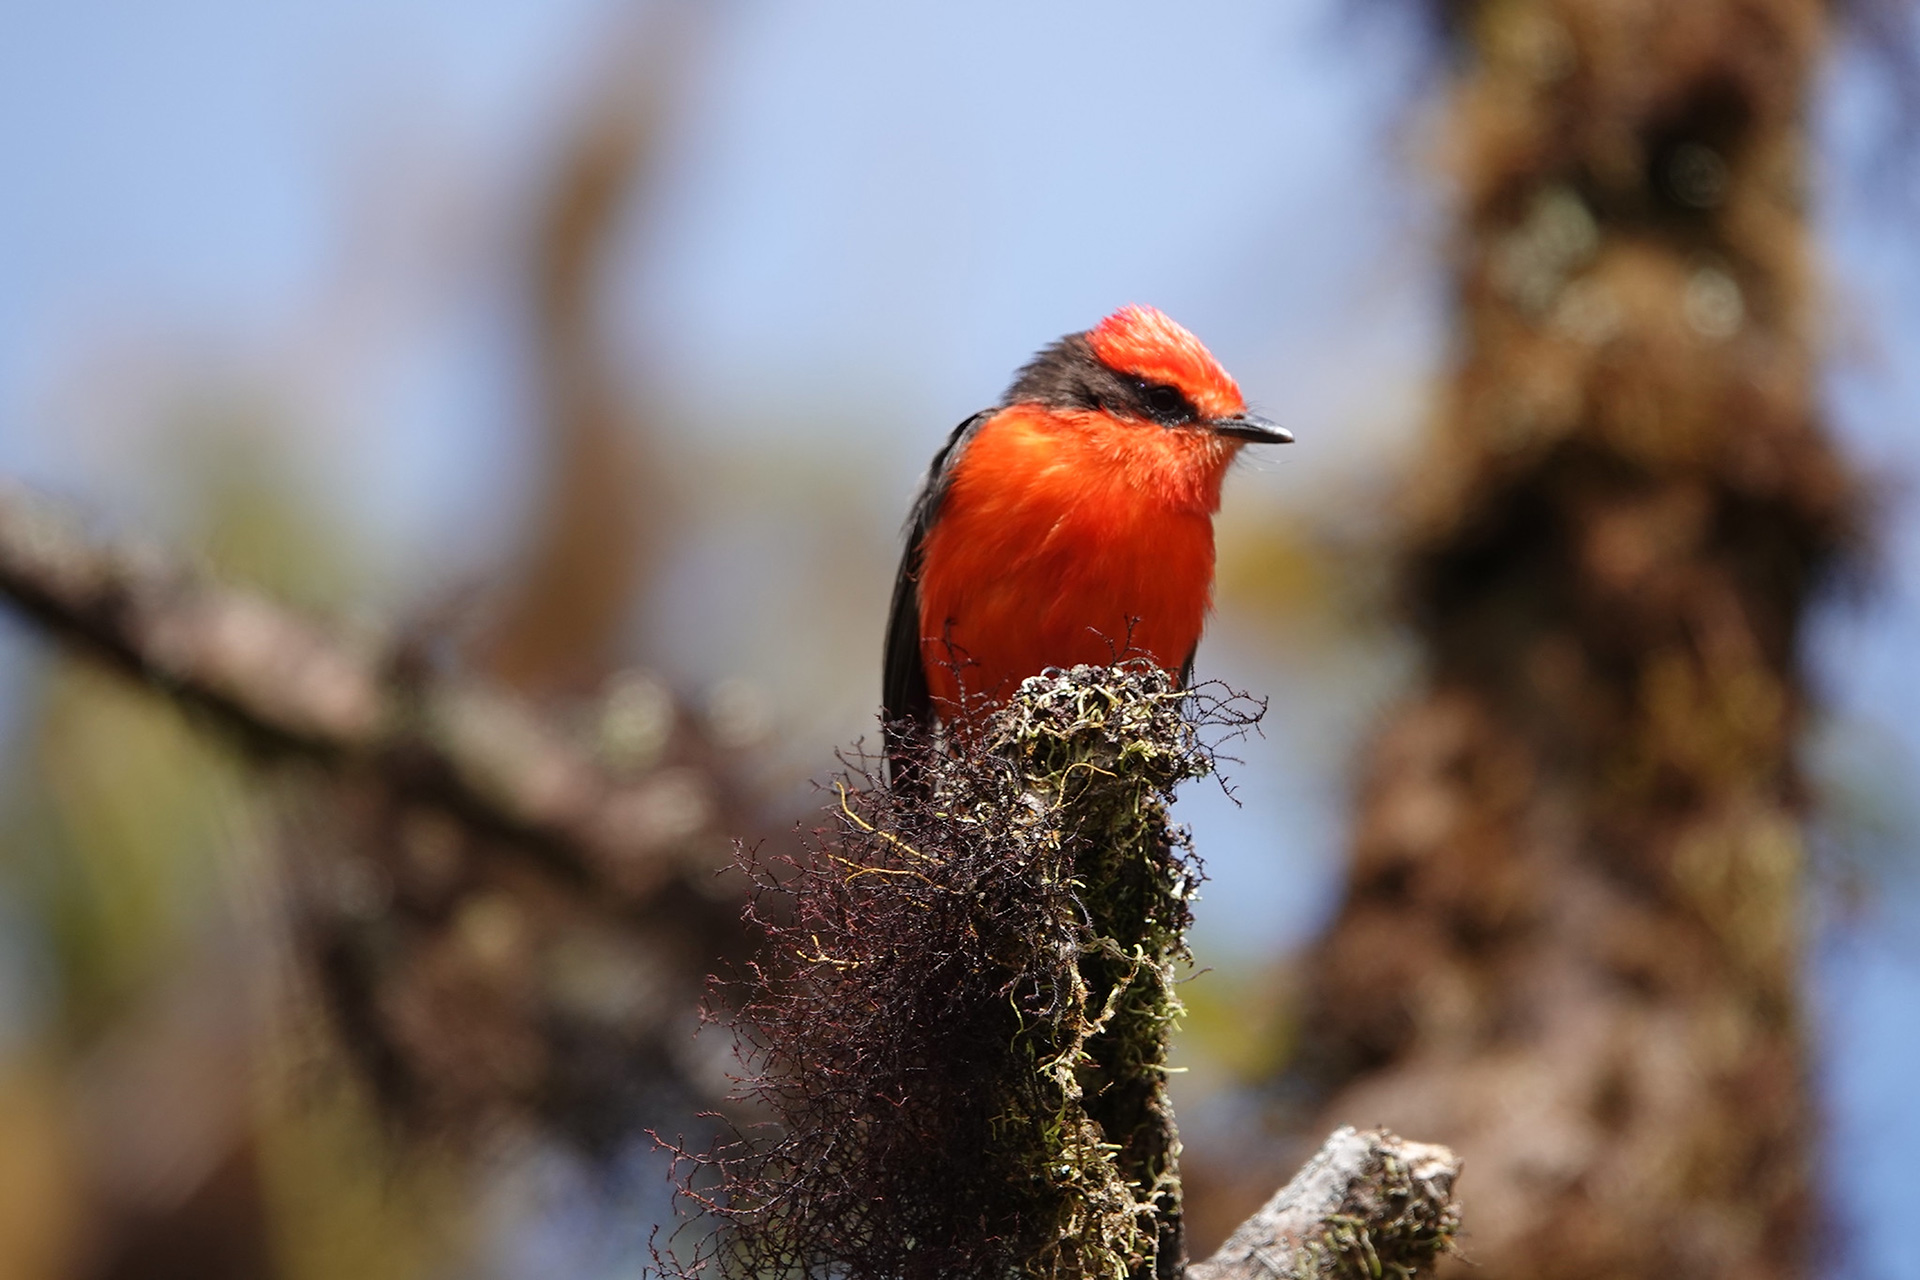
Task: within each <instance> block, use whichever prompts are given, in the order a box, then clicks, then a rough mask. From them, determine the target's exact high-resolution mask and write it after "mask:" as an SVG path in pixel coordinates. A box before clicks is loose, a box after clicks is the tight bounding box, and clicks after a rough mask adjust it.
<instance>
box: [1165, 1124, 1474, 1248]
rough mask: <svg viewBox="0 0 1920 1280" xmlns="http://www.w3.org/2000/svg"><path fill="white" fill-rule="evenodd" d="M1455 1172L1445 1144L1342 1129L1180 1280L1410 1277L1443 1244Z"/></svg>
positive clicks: (1453, 1209)
mask: <svg viewBox="0 0 1920 1280" xmlns="http://www.w3.org/2000/svg"><path fill="white" fill-rule="evenodd" d="M1459 1174H1460V1160H1459V1158H1458V1157H1457V1156H1455V1155H1454V1154H1453V1152H1451V1151H1449V1150H1447V1148H1445V1147H1438V1146H1433V1145H1431V1144H1428V1143H1424V1142H1408V1141H1406V1140H1405V1139H1403V1138H1399V1137H1396V1136H1395V1135H1394V1134H1391V1133H1389V1132H1387V1131H1386V1130H1385V1129H1369V1130H1368V1131H1367V1132H1365V1133H1360V1132H1358V1131H1356V1130H1355V1129H1353V1128H1352V1127H1351V1126H1346V1127H1342V1128H1340V1129H1338V1130H1336V1131H1335V1132H1334V1134H1333V1136H1331V1137H1329V1138H1328V1139H1327V1141H1326V1144H1325V1145H1324V1146H1322V1147H1321V1148H1320V1150H1319V1151H1318V1152H1317V1153H1316V1154H1315V1155H1314V1157H1313V1159H1311V1160H1309V1161H1307V1163H1306V1165H1305V1166H1304V1167H1302V1168H1301V1170H1300V1172H1299V1173H1297V1174H1295V1175H1294V1177H1293V1181H1291V1182H1289V1183H1288V1184H1287V1185H1286V1186H1284V1187H1282V1188H1281V1189H1280V1190H1279V1191H1277V1192H1275V1193H1274V1197H1273V1199H1271V1200H1269V1201H1267V1203H1266V1204H1264V1205H1262V1206H1261V1208H1260V1211H1259V1212H1258V1213H1255V1214H1254V1215H1253V1216H1252V1217H1251V1218H1248V1219H1247V1220H1246V1221H1245V1222H1244V1223H1242V1224H1241V1225H1240V1227H1239V1229H1238V1230H1236V1231H1235V1232H1234V1233H1233V1234H1232V1235H1231V1236H1229V1237H1228V1238H1227V1242H1226V1243H1225V1244H1223V1245H1221V1246H1220V1248H1219V1251H1218V1252H1216V1253H1215V1254H1214V1255H1213V1256H1212V1257H1211V1258H1208V1259H1207V1260H1206V1261H1205V1262H1196V1263H1194V1264H1193V1265H1192V1266H1191V1267H1188V1268H1187V1280H1272V1278H1273V1277H1277V1276H1284V1277H1288V1278H1289V1280H1316V1278H1318V1277H1330V1278H1331V1277H1344V1276H1382V1275H1393V1276H1400V1277H1411V1276H1413V1275H1415V1274H1417V1273H1418V1272H1419V1270H1420V1269H1421V1268H1422V1267H1427V1266H1430V1265H1431V1264H1432V1263H1433V1262H1435V1261H1436V1260H1437V1259H1438V1258H1439V1257H1440V1256H1441V1255H1442V1254H1444V1253H1446V1252H1448V1251H1449V1249H1450V1248H1451V1246H1452V1242H1453V1237H1454V1233H1455V1232H1457V1231H1458V1230H1459V1227H1460V1207H1459V1205H1457V1204H1456V1203H1455V1202H1454V1199H1453V1182H1454V1179H1455V1178H1456V1177H1458V1176H1459Z"/></svg>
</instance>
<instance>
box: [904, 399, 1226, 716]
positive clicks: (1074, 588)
mask: <svg viewBox="0 0 1920 1280" xmlns="http://www.w3.org/2000/svg"><path fill="white" fill-rule="evenodd" d="M1238 449H1239V446H1238V444H1237V442H1233V441H1228V440H1223V439H1221V438H1220V437H1217V436H1209V435H1200V434H1198V433H1194V434H1176V433H1174V432H1171V431H1165V430H1160V429H1157V428H1156V429H1154V430H1150V431H1145V430H1141V429H1140V428H1139V427H1138V426H1137V425H1134V424H1130V423H1125V422H1121V421H1118V420H1116V419H1115V418H1113V417H1112V416H1111V415H1109V414H1106V413H1101V412H1090V411H1072V410H1053V409H1046V408H1042V407H1040V406H1035V405H1014V406H1011V407H1009V408H1006V409H1003V410H1001V411H1000V412H999V413H997V414H995V415H994V416H993V417H992V418H990V419H988V420H987V421H986V422H985V423H983V424H982V425H981V426H980V427H979V428H978V429H977V431H976V433H975V434H974V436H973V438H972V439H971V440H970V441H969V442H968V444H967V447H966V450H965V452H964V453H962V454H961V456H960V457H959V458H958V459H957V460H956V461H955V462H954V463H953V468H952V474H951V478H950V480H949V481H948V488H947V492H946V495H945V498H944V499H943V501H942V504H941V510H940V518H939V520H938V521H937V522H936V523H935V524H934V526H933V528H932V530H931V531H930V532H929V533H928V535H927V539H926V543H925V546H924V557H925V558H924V561H923V564H922V567H921V570H920V636H921V645H922V660H923V661H924V662H925V664H926V668H927V685H928V688H929V690H930V691H931V693H932V695H933V698H934V700H935V703H936V705H937V706H938V707H939V708H940V711H941V714H942V716H943V718H946V717H950V716H951V714H952V712H953V709H955V708H956V707H958V706H960V705H961V704H962V702H963V701H965V702H969V703H970V702H973V701H976V700H984V701H985V702H987V703H997V702H999V701H1002V700H1004V699H1005V698H1006V697H1007V696H1008V695H1009V694H1011V693H1012V691H1013V690H1014V689H1015V688H1016V687H1018V685H1019V683H1020V681H1021V680H1023V679H1025V678H1026V677H1027V676H1030V675H1036V674H1038V673H1039V672H1040V671H1042V670H1044V669H1045V668H1047V667H1068V666H1072V665H1074V664H1075V663H1081V662H1088V663H1096V664H1102V665H1104V664H1109V663H1112V662H1116V661H1118V660H1120V659H1122V658H1129V657H1145V658H1149V659H1151V660H1152V661H1154V662H1155V663H1157V664H1159V665H1160V666H1162V667H1164V668H1166V669H1167V670H1169V671H1178V670H1180V668H1181V666H1182V665H1183V664H1184V663H1185V662H1186V661H1187V659H1188V658H1189V657H1190V656H1191V655H1192V653H1193V650H1194V646H1195V645H1197V644H1198V643H1199V641H1200V631H1201V628H1202V627H1203V626H1204V625H1205V622H1206V616H1207V612H1208V610H1209V609H1210V608H1211V606H1212V603H1213V513H1214V512H1215V511H1217V510H1219V508H1220V481H1221V478H1222V477H1223V475H1224V474H1225V472H1226V468H1227V464H1228V463H1229V462H1231V461H1232V459H1233V455H1234V454H1235V453H1236V452H1238ZM963 691H964V693H965V694H966V698H965V699H963V698H962V696H961V695H962V692H963Z"/></svg>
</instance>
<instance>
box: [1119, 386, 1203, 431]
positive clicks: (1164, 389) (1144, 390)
mask: <svg viewBox="0 0 1920 1280" xmlns="http://www.w3.org/2000/svg"><path fill="white" fill-rule="evenodd" d="M1134 391H1135V394H1136V395H1137V396H1138V398H1139V402H1140V407H1141V408H1142V409H1143V410H1144V411H1145V416H1147V417H1149V418H1152V419H1153V420H1154V421H1155V422H1159V423H1164V424H1166V425H1167V426H1175V425H1178V424H1180V423H1183V422H1192V421H1194V420H1195V419H1196V418H1198V417H1199V416H1200V415H1199V413H1197V412H1196V411H1195V410H1194V407H1193V403H1192V401H1190V400H1188V399H1187V398H1186V397H1185V396H1184V395H1181V394H1180V392H1179V391H1177V390H1176V389H1174V388H1173V387H1169V386H1167V385H1166V384H1165V383H1163V382H1148V381H1147V380H1146V379H1145V378H1137V379H1135V380H1134Z"/></svg>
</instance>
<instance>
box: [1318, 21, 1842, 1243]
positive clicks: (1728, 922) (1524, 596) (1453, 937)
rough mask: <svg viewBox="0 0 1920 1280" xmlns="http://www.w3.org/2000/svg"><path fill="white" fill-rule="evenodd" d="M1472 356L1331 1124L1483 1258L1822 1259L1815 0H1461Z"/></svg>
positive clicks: (1376, 781) (1415, 595) (1330, 987)
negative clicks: (1814, 1032)
mask: <svg viewBox="0 0 1920 1280" xmlns="http://www.w3.org/2000/svg"><path fill="white" fill-rule="evenodd" d="M1445 15H1446V18H1447V21H1448V23H1449V24H1450V30H1451V34H1452V35H1453V36H1454V37H1455V39H1456V46H1455V47H1456V49H1457V53H1458V57H1459V70H1458V76H1457V80H1456V83H1455V86H1454V90H1453V96H1452V101H1451V104H1450V107H1449V120H1448V123H1449V126H1450V136H1449V146H1450V158H1451V161H1452V163H1453V165H1454V168H1455V176H1456V178H1457V180H1458V184H1459V193H1458V198H1459V217H1460V226H1459V233H1458V236H1459V238H1458V244H1457V253H1458V264H1457V275H1456V285H1455V290H1456V317H1457V319H1456V332H1457V334H1458V339H1457V341H1458V344H1459V348H1458V359H1457V363H1456V366H1455V370H1454V373H1453V380H1452V385H1451V387H1450V389H1449V391H1448V394H1447V398H1446V403H1445V407H1444V409H1443V411H1442V413H1441V415H1440V419H1439V421H1438V423H1437V425H1436V426H1435V428H1434V431H1433V437H1432V440H1431V447H1430V448H1429V450H1428V453H1427V456H1426V458H1425V459H1424V461H1423V462H1422V464H1421V466H1420V468H1419V470H1418V472H1417V474H1418V476H1419V479H1418V482H1417V484H1416V486H1415V488H1414V491H1413V494H1412V499H1413V501H1412V508H1413V511H1412V516H1411V519H1410V522H1409V527H1408V529H1407V531H1406V536H1405V544H1404V553H1403V561H1402V565H1401V569H1402V574H1403V582H1404V584H1405V588H1406V593H1407V597H1408V603H1409V605H1410V610H1411V614H1412V622H1413V627H1414V631H1415V634H1416V636H1417V637H1418V640H1419V642H1420V643H1421V645H1422V646H1423V647H1424V650H1425V654H1426V663H1427V671H1426V676H1425V681H1424V688H1423V689H1422V691H1421V692H1419V693H1418V694H1417V695H1416V696H1414V697H1413V698H1411V699H1410V700H1409V701H1408V702H1407V703H1406V704H1405V705H1403V706H1401V707H1400V708H1399V709H1398V710H1396V711H1395V712H1393V713H1392V714H1391V715H1390V716H1389V717H1388V718H1387V721H1386V723H1385V724H1384V725H1383V726H1382V728H1381V729H1380V731H1379V733H1378V734H1377V736H1376V737H1375V738H1374V740H1373V742H1372V745H1371V747H1370V749H1369V751H1368V752H1367V754H1366V757H1365V760H1364V767H1363V782H1362V789H1361V794H1360V799H1359V809H1358V813H1357V818H1356V824H1355V827H1356V834H1355V838H1354V845H1353V849H1352V855H1351V864H1350V869H1349V873H1348V881H1347V887H1346V894H1345V901H1344V904H1343V905H1342V907H1341V908H1340V911H1339V914H1338V917H1337V919H1336V920H1335V922H1334V924H1333V926H1332V928H1331V930H1330V931H1329V933H1328V934H1327V936H1326V937H1325V939H1324V940H1323V941H1322V942H1321V943H1320V944H1319V946H1318V948H1317V951H1316V952H1315V954H1314V956H1313V957H1312V960H1311V966H1310V969H1311V974H1312V988H1311V989H1312V991H1313V993H1314V994H1313V997H1312V1000H1311V1009H1310V1014H1309V1018H1308V1025H1307V1027H1306V1029H1305V1031H1304V1042H1305V1043H1306V1044H1308V1045H1309V1046H1310V1047H1311V1048H1310V1053H1311V1058H1310V1060H1309V1061H1308V1062H1307V1063H1306V1069H1307V1071H1308V1074H1309V1075H1310V1076H1312V1077H1313V1078H1314V1079H1315V1080H1316V1081H1317V1082H1318V1084H1319V1085H1320V1086H1321V1087H1322V1088H1323V1089H1324V1090H1325V1091H1326V1093H1324V1094H1323V1095H1322V1096H1325V1097H1328V1098H1329V1101H1328V1102H1327V1103H1326V1107H1325V1109H1324V1110H1323V1111H1322V1112H1321V1115H1320V1118H1319V1121H1318V1123H1319V1124H1326V1123H1339V1122H1344V1121H1346V1120H1348V1119H1362V1120H1366V1121H1370V1122H1373V1121H1378V1122H1384V1123H1388V1124H1391V1125H1393V1126H1394V1127H1396V1128H1400V1129H1403V1130H1408V1131H1413V1132H1419V1133H1423V1134H1429V1135H1432V1136H1433V1137H1434V1138H1436V1139H1437V1140H1440V1141H1444V1142H1446V1143H1447V1144H1448V1145H1450V1146H1452V1147H1453V1148H1455V1149H1456V1150H1458V1151H1459V1152H1460V1153H1461V1156H1462V1157H1463V1159H1464V1160H1465V1162H1466V1163H1467V1164H1468V1165H1469V1166H1470V1167H1472V1168H1473V1170H1474V1176H1475V1192H1476V1194H1475V1203H1474V1209H1475V1213H1474V1219H1475V1225H1474V1232H1473V1235H1472V1237H1471V1239H1470V1240H1469V1241H1468V1242H1467V1247H1468V1251H1469V1253H1470V1254H1471V1256H1472V1257H1473V1259H1474V1261H1475V1262H1476V1263H1477V1264H1478V1267H1477V1270H1476V1272H1475V1274H1476V1275H1477V1276H1479V1277H1480V1278H1481V1280H1498V1278H1500V1277H1507V1276H1513V1277H1519V1276H1527V1277H1533V1276H1541V1275H1551V1276H1555V1277H1558V1278H1560V1280H1579V1278H1581V1277H1601V1276H1606V1277H1627V1276H1644V1277H1656V1276H1657V1277H1667V1276H1675V1275H1687V1276H1693V1277H1728V1278H1731V1277H1734V1276H1740V1277H1743V1278H1744V1280H1754V1278H1768V1277H1782V1278H1784V1277H1790V1276H1799V1275H1803V1274H1804V1273H1805V1266H1806V1250H1807V1245H1808V1233H1809V1228H1810V1226H1811V1224H1812V1220H1813V1216H1812V1211H1811V1198H1810V1191H1809V1185H1808V1164H1809V1160H1810V1105H1809V1101H1808V1096H1807V1080H1806V1074H1807V1073H1806V1062H1805V1056H1804V1054H1805V1049H1804V1043H1803V1038H1802V1026H1801V1012H1800V1001H1799V998H1798V994H1797V988H1798V982H1799V964H1800V945H1799V938H1798V935H1797V926H1798V921H1799V919H1800V916H1801V898H1800V883H1801V863H1802V859H1803V843H1802V835H1801V831H1800V825H1799V823H1800V816H1801V808H1802V803H1803V795H1802V786H1801V783H1800V781H1799V779H1798V777H1797V775H1796V772H1795V768H1794V762H1793V745H1794V740H1795V735H1796V733H1797V731H1798V729H1799V727H1800V725H1801V723H1802V720H1803V718H1804V713H1805V703H1806V697H1805V693H1804V690H1803V686H1802V679H1801V670H1800V663H1801V655H1800V647H1801V640H1802V624H1803V620H1804V618H1805V615H1806V611H1807V607H1808V604H1809V600H1810V598H1811V596H1812V594H1813V593H1814V592H1815V590H1816V589H1817V587H1818V586H1819V584H1820V582H1821V580H1822V576H1823V571H1824V570H1825V569H1826V568H1827V567H1828V566H1829V565H1830V564H1831V562H1832V561H1833V559H1834V558H1835V555H1836V553H1837V552H1838V551H1840V550H1842V549H1844V547H1845V546H1846V544H1847V542H1848V541H1849V538H1850V536H1851V532H1850V531H1851V521H1852V518H1853V502H1854V495H1853V493H1852V490H1851V487H1850V483H1849V479H1848V477H1847V476H1846V474H1845V473H1844V471H1843V468H1842V467H1841V465H1840V463H1839V462H1838V461H1837V459H1836V457H1835V454H1834V452H1833V449H1832V447H1831V445H1830V443H1829V442H1828V440H1827V438H1826V436H1825V435H1824V433H1823V431H1822V429H1821V425H1820V422H1819V419H1818V413H1817V410H1816V407H1815V386H1814V350H1813V334H1812V331H1811V323H1810V311H1811V307H1810V299H1809V287H1810V281H1809V269H1808V262H1807V259H1808V247H1807V231H1806V225H1805V212H1806V211H1805V207H1804V194H1803V193H1804V191H1805V189H1806V184H1807V162H1806V155H1805V146H1806V144H1805V138H1804V116H1805V113H1806V98H1807V94H1808V92H1809V89H1810V87H1811V83H1812V77H1813V70H1814V66H1815V60H1816V58H1817V57H1818V55H1819V54H1820V52H1821V49H1822V45H1823V40H1824V37H1825V29H1826V17H1827V12H1826V7H1825V6H1824V5H1823V4H1821V3H1818V2H1817V0H1695V2H1690V3H1687V4H1683V5H1663V4H1654V3H1646V2H1642V0H1518V2H1495V0H1483V2H1478V3H1459V4H1453V5H1449V6H1446V7H1445Z"/></svg>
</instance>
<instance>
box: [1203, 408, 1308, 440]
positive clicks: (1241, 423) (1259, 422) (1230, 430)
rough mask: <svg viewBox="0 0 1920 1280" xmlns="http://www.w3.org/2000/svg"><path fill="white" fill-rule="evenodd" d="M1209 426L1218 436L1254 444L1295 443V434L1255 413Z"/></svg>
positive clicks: (1211, 423)
mask: <svg viewBox="0 0 1920 1280" xmlns="http://www.w3.org/2000/svg"><path fill="white" fill-rule="evenodd" d="M1207 426H1208V427H1210V428H1211V429H1212V431H1213V434H1215V435H1217V436H1230V437H1232V438H1233V439H1235V440H1246V441H1250V442H1251V443H1253V444H1292V443H1293V432H1291V431H1289V430H1287V429H1286V428H1285V427H1283V426H1281V425H1280V424H1279V423H1276V422H1268V421H1267V420H1266V419H1265V418H1262V417H1260V416H1259V415H1258V414H1253V413H1243V414H1241V415H1239V416H1238V417H1235V418H1215V419H1214V420H1213V421H1211V422H1209V423H1207Z"/></svg>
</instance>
